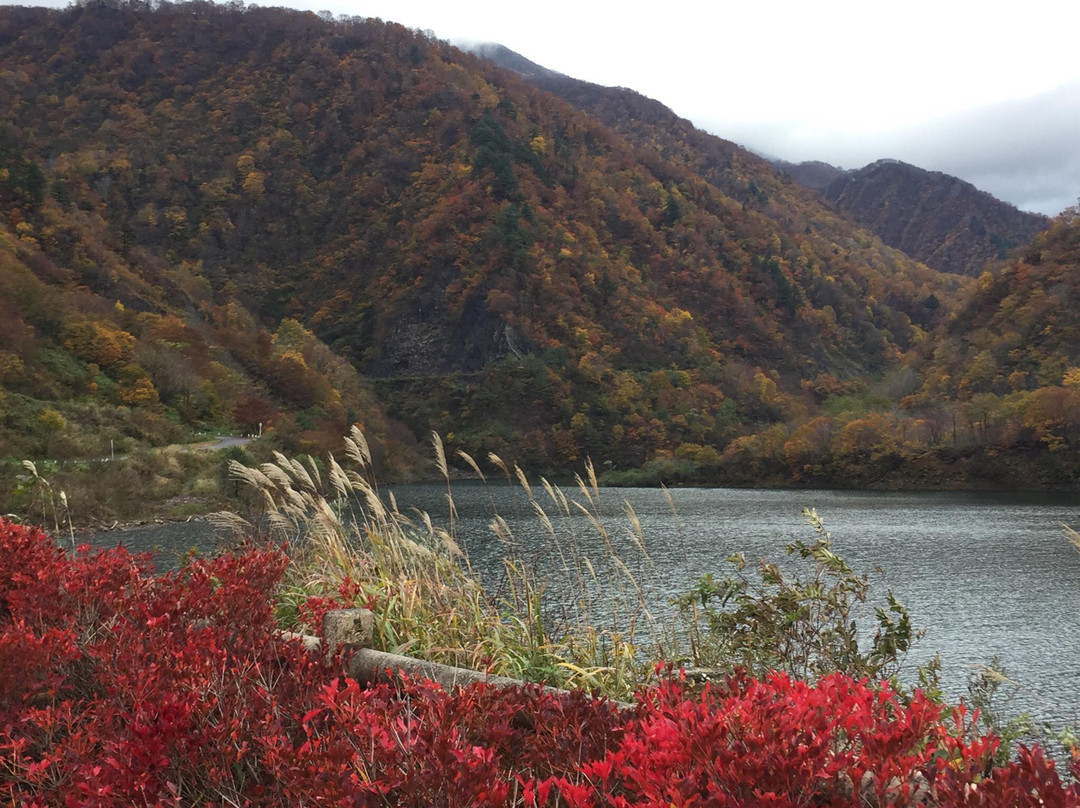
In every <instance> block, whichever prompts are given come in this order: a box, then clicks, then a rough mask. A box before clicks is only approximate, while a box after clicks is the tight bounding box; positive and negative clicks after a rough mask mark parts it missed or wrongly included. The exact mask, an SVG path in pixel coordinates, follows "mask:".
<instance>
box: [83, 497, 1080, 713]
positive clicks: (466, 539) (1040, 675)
mask: <svg viewBox="0 0 1080 808" xmlns="http://www.w3.org/2000/svg"><path fill="white" fill-rule="evenodd" d="M391 489H392V490H393V491H394V494H395V496H396V497H397V500H398V504H399V507H400V508H401V509H402V510H403V511H406V510H407V509H409V508H418V509H421V510H426V511H427V512H429V513H430V514H431V515H432V517H433V519H434V520H435V521H436V523H437V524H442V525H444V526H445V525H446V524H447V518H446V514H447V507H446V489H445V487H443V486H438V485H427V484H424V485H405V486H392V487H391ZM534 493H535V495H536V497H537V500H538V501H539V502H540V503H541V504H542V505H543V506H544V507H545V510H546V511H547V513H548V515H549V517H550V518H551V520H552V524H553V527H554V529H555V534H556V536H557V537H558V539H557V541H555V542H553V540H552V538H551V536H550V534H549V533H548V531H547V530H546V529H545V528H544V527H543V526H542V525H541V523H540V520H539V519H538V518H537V517H536V515H535V514H534V512H533V510H532V506H531V505H530V504H529V502H528V499H527V498H526V496H525V495H524V493H523V492H522V491H521V489H520V488H517V487H515V488H512V489H511V488H509V487H507V486H505V485H487V486H485V485H482V484H479V483H455V484H454V488H453V495H454V502H455V505H456V507H457V512H458V518H457V522H456V525H455V530H456V533H457V536H458V539H459V542H460V543H461V544H462V546H463V547H464V548H465V549H466V551H467V552H468V554H469V558H470V561H471V564H472V567H473V569H474V571H475V572H476V573H477V574H478V575H479V576H480V577H481V579H482V580H483V581H484V583H485V585H486V586H487V587H488V589H489V591H500V588H501V586H502V582H503V567H502V559H503V557H504V551H505V549H506V548H505V547H504V544H503V542H502V541H500V540H499V539H498V538H497V537H496V536H495V535H494V534H493V532H492V531H491V529H490V527H489V525H490V522H491V520H492V517H493V509H497V510H498V513H499V514H500V515H501V516H502V517H503V518H504V519H505V520H506V522H507V524H508V525H509V526H510V528H511V530H512V532H513V535H514V539H513V541H514V543H515V546H516V548H517V553H518V554H519V556H520V557H522V558H526V559H527V560H529V561H531V562H532V563H534V565H535V566H536V567H537V568H539V569H540V570H542V571H543V575H544V577H545V578H546V580H547V581H548V591H547V597H548V602H549V605H550V606H551V608H552V609H554V610H555V611H558V609H559V607H560V606H562V605H567V604H568V603H569V602H571V601H573V600H575V599H576V597H577V596H576V595H575V594H574V593H575V592H576V591H577V590H576V586H575V585H574V580H575V578H576V575H575V574H574V573H573V572H571V573H570V574H567V573H566V572H565V571H564V570H563V569H562V567H563V558H564V557H566V556H571V557H575V556H576V557H581V556H585V557H588V558H590V560H591V562H592V564H593V567H594V569H595V570H596V572H597V575H598V577H599V578H600V579H601V580H606V579H608V578H610V577H614V578H616V579H618V580H621V581H623V582H625V580H626V579H625V577H624V576H620V575H619V574H618V573H617V572H616V571H615V568H614V567H613V566H612V564H611V563H610V553H609V552H608V549H607V548H606V546H605V542H604V540H603V539H602V538H601V537H600V535H599V533H598V531H597V530H596V529H595V528H594V527H593V526H592V525H590V523H589V521H588V519H587V518H586V516H585V515H583V514H581V513H579V512H578V511H577V509H576V508H574V506H573V505H571V512H572V515H571V516H565V515H562V516H559V515H558V509H557V508H555V507H554V506H553V505H552V503H551V501H550V499H548V497H547V495H546V494H545V493H544V492H543V490H541V489H540V488H539V487H534ZM564 493H565V494H566V495H567V497H568V498H569V499H570V500H575V499H576V500H578V501H580V502H582V503H583V504H587V503H586V501H585V498H584V497H583V495H582V494H581V493H580V492H579V491H577V490H576V489H573V488H566V489H564ZM668 493H669V494H670V502H669V500H668V498H667V496H666V495H665V493H664V492H663V491H659V490H656V489H601V490H600V512H601V514H602V516H603V522H604V524H605V526H606V528H607V531H608V536H609V539H610V542H611V545H613V546H614V547H615V549H616V551H617V553H618V555H619V557H620V558H621V559H622V560H623V561H624V562H625V564H626V565H627V567H628V568H629V570H630V572H631V573H632V575H633V576H634V578H635V579H636V580H637V581H638V582H639V583H640V584H641V586H642V588H643V590H644V593H645V596H646V598H647V599H648V600H649V602H650V604H651V608H652V609H653V611H654V612H655V613H656V614H657V615H659V614H661V613H662V612H663V611H664V610H665V609H667V608H669V607H668V606H667V601H668V599H669V598H670V597H672V596H673V595H676V594H679V593H681V592H684V591H686V590H687V589H689V588H690V587H692V586H693V585H694V584H695V583H696V582H697V580H698V579H699V578H700V577H701V576H702V575H703V574H705V573H707V572H712V573H714V574H722V573H723V572H724V570H725V567H726V565H725V563H724V559H725V558H726V557H727V556H728V555H730V554H731V553H734V552H741V553H743V554H745V556H746V558H747V559H748V560H750V561H755V560H757V559H759V558H767V559H770V560H775V561H778V562H779V561H782V560H783V559H784V557H785V553H784V547H785V545H787V544H788V543H790V542H791V541H793V540H795V539H803V540H804V541H806V542H810V541H812V540H813V538H814V533H813V530H812V529H811V528H810V527H809V526H808V525H807V524H806V523H805V521H804V520H803V519H802V517H801V510H802V508H803V507H813V508H816V509H817V512H818V514H819V515H820V516H821V517H822V518H823V519H824V520H825V524H826V527H827V529H828V530H829V531H830V532H831V533H832V536H833V541H834V549H835V550H836V551H837V552H838V553H839V554H840V555H841V556H842V557H844V558H845V559H846V560H847V561H848V562H849V563H850V564H851V566H852V567H854V568H855V570H856V571H858V572H865V573H868V574H869V575H870V578H871V581H872V584H873V592H874V593H877V594H883V593H884V591H885V589H886V588H891V589H892V590H893V591H894V592H895V593H896V595H897V596H898V597H899V599H900V600H901V602H903V603H904V604H905V605H906V606H907V608H908V610H909V611H910V613H911V617H912V622H913V624H914V625H915V626H916V627H917V628H922V629H925V630H926V636H925V637H924V638H923V639H922V641H921V642H919V643H918V644H917V646H916V647H915V650H914V651H913V652H912V653H911V654H910V655H909V657H908V662H909V667H908V670H907V673H908V677H907V678H911V676H913V671H914V667H915V665H916V664H918V663H920V662H924V661H926V660H927V659H930V658H932V657H933V656H934V654H936V653H940V655H941V658H942V662H943V681H944V684H945V688H946V692H947V693H948V695H949V696H950V697H953V698H956V697H959V696H960V695H962V694H963V693H964V692H965V686H966V681H967V678H968V676H969V675H970V673H971V672H972V671H974V670H976V669H977V667H978V666H980V665H985V664H987V663H989V662H990V660H991V659H992V658H993V657H995V656H997V657H1000V659H1001V662H1002V665H1003V666H1004V668H1005V670H1007V672H1008V674H1009V675H1010V677H1011V678H1012V679H1014V680H1015V681H1016V682H1018V683H1019V684H1020V685H1021V688H1020V690H1019V691H1018V692H1017V693H1016V694H1015V696H1014V697H1013V699H1012V701H1011V702H1010V703H1009V705H1008V712H1009V713H1013V714H1015V713H1016V712H1019V711H1021V710H1023V711H1027V712H1028V713H1029V714H1031V715H1032V716H1033V717H1035V718H1036V719H1038V720H1043V721H1049V722H1051V724H1053V725H1055V726H1060V725H1062V724H1069V725H1072V726H1074V727H1076V726H1077V725H1080V696H1078V695H1077V694H1080V609H1078V599H1077V593H1078V592H1080V552H1077V550H1076V549H1075V548H1074V547H1073V546H1072V545H1071V544H1070V543H1069V542H1068V540H1067V539H1066V537H1065V535H1064V531H1063V529H1062V524H1068V525H1070V526H1074V527H1080V495H1063V494H1002V493H960V492H896V493H881V492H859V491H773V490H770V491H763V490H742V489H719V488H718V489H698V488H694V489H673V490H671V491H670V492H668ZM624 502H628V503H630V505H631V506H632V507H633V510H634V512H635V513H636V515H637V518H638V519H639V521H640V523H641V528H642V533H643V535H644V540H645V550H646V553H647V557H644V556H642V554H641V552H640V550H639V549H638V548H637V547H636V543H635V542H634V541H633V540H632V539H631V538H630V533H631V530H630V527H629V521H628V520H627V518H626V517H625V515H624V513H623V508H624V505H623V503H624ZM672 506H674V508H672ZM118 540H122V541H123V542H124V543H125V544H128V545H129V546H130V547H131V548H132V549H136V550H147V549H155V548H161V549H163V550H165V551H167V552H177V551H182V550H184V549H186V548H188V547H189V546H192V545H195V546H200V547H202V548H204V549H206V548H209V547H212V545H213V541H214V539H213V535H212V530H211V529H210V527H209V525H207V524H206V523H201V522H191V523H186V524H170V525H154V526H148V527H144V528H136V529H133V530H128V531H123V532H116V533H108V534H103V535H101V536H99V537H97V539H96V541H97V542H99V543H102V544H115V543H116V542H117V541H118ZM560 548H561V550H562V555H560V552H559V549H560ZM571 566H572V565H571ZM875 568H880V570H881V573H880V574H878V573H875V572H874V570H875ZM627 588H628V587H627V586H626V585H625V584H624V586H623V589H627ZM606 597H607V596H606V595H604V596H601V597H600V600H599V602H594V603H593V606H592V614H593V617H594V618H597V619H599V620H605V619H608V620H610V619H615V618H614V617H613V614H612V610H611V609H608V608H607V605H606V604H605V602H604V600H605V598H606ZM560 601H565V602H563V603H560ZM615 611H616V613H617V610H615Z"/></svg>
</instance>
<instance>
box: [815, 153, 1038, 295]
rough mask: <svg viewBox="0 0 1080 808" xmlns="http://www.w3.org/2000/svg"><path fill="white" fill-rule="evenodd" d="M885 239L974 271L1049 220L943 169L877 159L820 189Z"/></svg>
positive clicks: (930, 259) (943, 265)
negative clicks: (1020, 208)
mask: <svg viewBox="0 0 1080 808" xmlns="http://www.w3.org/2000/svg"><path fill="white" fill-rule="evenodd" d="M821 193H822V195H823V196H824V197H825V198H826V199H828V200H829V201H830V202H833V203H834V204H835V205H836V206H837V208H838V209H839V210H841V211H843V212H845V213H847V214H849V215H850V216H851V217H852V218H853V219H854V220H855V221H856V222H857V223H858V224H860V225H862V226H863V227H866V228H867V229H869V230H871V231H873V232H874V233H876V234H877V235H878V236H880V237H881V240H882V241H884V242H885V243H886V244H890V245H892V246H893V247H896V248H897V249H900V250H903V251H904V252H905V253H907V254H908V255H910V256H912V257H913V258H916V259H917V260H919V261H923V262H924V263H926V264H927V265H928V266H932V267H934V268H935V269H939V270H941V271H942V272H956V273H958V274H961V275H978V274H980V273H981V272H982V271H983V269H984V268H985V265H986V262H987V261H988V260H991V259H1002V258H1005V257H1006V254H1007V253H1008V251H1009V250H1010V249H1012V248H1014V247H1024V246H1026V245H1028V244H1030V243H1031V239H1032V238H1034V237H1035V234H1036V233H1039V232H1041V231H1043V230H1045V229H1046V228H1047V227H1048V226H1049V224H1050V220H1049V219H1048V218H1047V217H1046V216H1043V215H1041V214H1038V213H1026V212H1024V211H1021V210H1017V209H1016V208H1014V207H1013V206H1012V205H1010V204H1008V203H1006V202H1002V201H1001V200H1000V199H995V198H994V197H992V196H991V195H990V194H988V193H986V192H985V191H980V190H979V189H978V188H976V187H975V186H974V185H972V184H971V183H968V182H964V181H963V180H961V179H958V178H956V177H950V176H949V175H948V174H942V173H941V172H940V171H926V170H924V169H921V168H917V167H916V166H913V165H908V164H907V163H902V162H900V161H899V160H878V161H877V162H875V163H871V164H870V165H868V166H865V167H863V168H861V169H859V170H857V171H849V172H847V173H846V174H845V175H844V176H842V177H839V178H837V179H835V180H833V181H832V182H831V183H829V184H828V185H827V186H825V188H823V189H822V190H821Z"/></svg>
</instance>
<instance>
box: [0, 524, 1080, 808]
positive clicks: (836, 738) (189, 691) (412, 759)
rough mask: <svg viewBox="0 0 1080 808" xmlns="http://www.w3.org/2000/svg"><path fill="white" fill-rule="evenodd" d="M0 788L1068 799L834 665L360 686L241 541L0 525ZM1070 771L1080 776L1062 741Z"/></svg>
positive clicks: (821, 800)
mask: <svg viewBox="0 0 1080 808" xmlns="http://www.w3.org/2000/svg"><path fill="white" fill-rule="evenodd" d="M0 559H2V561H0V795H2V797H3V799H4V800H5V802H9V803H10V804H13V805H15V804H18V805H30V806H46V805H56V806H60V805H65V806H91V805H93V806H111V805H116V806H120V805H123V806H128V805H132V804H139V805H174V806H180V805H267V806H270V805H274V806H276V805H300V804H326V805H346V804H347V805H358V806H382V805H390V806H479V805H485V806H509V805H520V806H593V805H596V806H616V807H617V808H622V807H623V806H646V805H649V806H660V805H662V806H670V805H675V806H760V805H768V806H825V805H829V806H856V805H866V804H890V805H897V806H902V805H914V804H920V802H919V801H920V800H928V801H929V804H931V805H940V806H995V807H996V806H1004V805H1010V806H1029V805H1030V806H1034V805H1050V806H1060V807H1061V808H1067V807H1068V806H1076V805H1077V804H1078V788H1077V786H1076V785H1075V784H1073V785H1068V786H1066V785H1063V784H1062V782H1061V780H1060V778H1059V775H1058V773H1057V771H1056V769H1055V766H1054V764H1053V763H1052V762H1050V761H1047V760H1046V759H1045V757H1044V756H1043V754H1042V752H1041V751H1039V750H1038V749H1031V750H1028V749H1023V750H1021V752H1020V755H1019V758H1018V760H1017V761H1015V762H1013V763H1010V764H1008V765H1007V766H1005V767H1003V768H997V769H994V770H992V771H990V769H989V767H988V761H989V759H990V755H991V754H992V752H993V751H994V749H995V748H996V744H997V742H996V740H995V739H994V738H992V737H980V736H978V735H977V734H976V733H974V732H973V731H972V721H971V716H969V715H966V714H965V713H964V711H963V710H954V711H947V710H945V709H944V708H943V707H942V706H941V705H939V704H936V703H932V702H930V701H928V700H927V699H926V698H924V697H923V696H922V695H921V694H919V693H915V694H914V696H912V697H910V698H902V697H901V696H900V695H899V694H897V693H895V692H894V691H893V690H891V689H890V688H889V687H888V686H887V685H881V686H880V687H876V686H871V685H870V684H869V683H867V682H865V681H853V680H852V679H850V678H848V677H845V676H842V675H839V674H834V675H830V676H826V677H824V678H822V679H821V680H820V681H818V682H817V683H816V684H813V685H810V684H807V683H805V682H800V681H793V680H791V679H789V678H788V677H786V676H784V675H779V674H774V675H771V676H769V677H768V678H766V679H764V680H762V681H756V680H753V679H750V678H747V677H745V676H734V677H732V678H730V679H729V680H727V681H726V682H723V683H722V684H720V685H719V686H717V687H716V688H715V689H712V690H706V692H705V693H704V694H702V695H701V696H699V697H694V698H691V697H688V696H686V695H685V694H684V693H683V691H682V690H681V687H680V684H679V682H678V677H674V678H673V679H672V680H670V681H667V682H666V683H665V684H663V685H660V686H657V687H655V688H653V689H651V690H649V691H647V692H644V693H642V694H641V695H640V697H639V703H638V704H637V706H636V707H633V708H629V709H627V708H619V707H618V706H616V705H614V704H613V703H610V702H606V701H602V700H594V699H592V698H591V697H589V696H587V695H585V694H583V693H573V694H569V695H558V694H553V693H550V692H545V691H541V690H539V689H537V688H535V687H529V686H525V687H522V688H516V689H507V690H499V689H495V688H492V687H489V686H486V685H475V686H470V687H467V688H464V689H462V690H458V691H455V692H452V693H447V692H444V691H442V690H440V689H439V688H438V687H436V686H435V685H433V684H431V683H429V682H424V681H399V682H398V683H397V684H395V685H393V686H389V685H379V686H372V687H366V686H362V685H360V684H358V683H357V682H355V681H352V680H350V679H347V678H343V677H342V675H341V660H340V659H332V660H324V659H322V658H320V657H317V656H315V655H313V654H308V653H306V652H304V651H303V650H302V649H301V647H300V646H299V644H298V643H297V642H296V641H294V640H293V641H290V640H286V639H283V638H282V635H280V634H279V633H278V632H277V631H276V630H275V628H276V626H275V623H274V620H273V617H272V605H273V604H272V599H271V594H270V593H272V592H273V591H274V588H275V586H276V584H277V582H278V580H279V578H280V576H281V574H282V572H283V570H284V567H285V565H286V564H287V558H286V556H285V555H284V554H283V553H282V552H281V551H279V550H275V549H267V548H263V549H248V550H245V551H243V552H239V553H236V554H229V555H223V556H221V557H218V558H215V559H211V560H200V561H196V562H193V563H191V564H189V565H188V566H187V567H185V568H184V569H182V570H181V571H178V572H173V573H167V574H162V575H156V574H154V573H153V572H152V571H151V570H150V568H149V566H148V564H149V562H148V561H147V560H146V559H140V558H135V557H132V556H130V555H129V554H128V553H127V552H125V551H124V550H123V549H119V548H117V549H113V550H107V551H97V552H91V551H90V550H88V549H86V548H84V549H81V550H80V551H78V552H77V553H75V554H71V555H69V554H66V553H65V552H63V551H61V550H59V549H57V548H56V547H55V545H54V544H53V542H52V540H51V539H50V538H49V537H47V536H46V535H45V534H43V533H41V532H40V531H37V530H32V529H26V528H23V527H20V526H17V525H13V524H11V523H8V522H4V521H0ZM1070 768H1071V771H1072V774H1073V775H1074V776H1075V775H1077V774H1080V762H1078V761H1076V760H1075V759H1074V761H1073V764H1072V766H1071V767H1070Z"/></svg>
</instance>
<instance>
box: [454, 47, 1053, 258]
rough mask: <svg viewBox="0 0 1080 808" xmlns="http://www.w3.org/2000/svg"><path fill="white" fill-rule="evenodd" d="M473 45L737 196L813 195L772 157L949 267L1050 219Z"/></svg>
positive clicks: (943, 182)
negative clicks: (852, 163) (766, 150)
mask: <svg viewBox="0 0 1080 808" xmlns="http://www.w3.org/2000/svg"><path fill="white" fill-rule="evenodd" d="M472 50H473V51H474V52H475V53H477V54H478V55H481V56H484V57H485V58H488V59H490V60H491V61H493V62H494V63H496V64H498V65H499V66H501V67H504V68H506V69H508V70H513V71H515V72H517V73H518V74H520V75H521V76H522V77H523V78H525V79H526V80H527V81H529V82H530V83H532V84H534V85H536V86H537V87H541V88H543V89H545V90H548V91H549V92H552V93H554V94H555V95H558V96H559V97H561V98H563V99H565V100H567V101H569V102H570V103H571V104H574V105H575V106H577V107H579V108H580V109H583V110H585V111H586V112H588V113H589V114H590V115H594V116H595V117H597V118H598V119H600V120H601V121H603V122H604V123H605V124H607V125H608V126H610V127H611V128H613V129H614V130H616V131H617V132H619V133H620V134H623V135H624V136H626V137H627V138H628V139H629V140H630V141H631V142H633V143H635V144H637V145H639V146H646V147H648V148H650V149H654V150H655V151H656V152H657V153H659V154H660V155H662V156H664V157H665V158H666V159H668V160H671V161H673V162H676V163H680V164H682V165H685V166H687V167H689V168H691V169H692V170H693V171H695V172H696V173H697V174H698V175H699V176H701V177H703V178H704V179H705V180H707V181H708V182H710V183H712V184H714V185H716V186H717V187H719V188H722V189H723V190H724V191H725V193H727V194H729V195H730V196H732V197H733V198H735V199H740V200H743V201H745V200H748V199H753V197H754V196H756V195H757V194H756V193H752V192H751V186H752V190H753V191H754V192H758V193H761V194H763V195H765V196H766V197H768V196H775V195H777V194H779V195H782V196H784V197H785V200H784V201H785V203H786V205H787V206H791V205H792V204H799V202H801V204H807V202H806V200H805V198H804V199H802V200H800V201H799V202H796V198H797V197H798V194H797V192H793V190H792V189H790V188H786V187H784V183H783V182H779V183H778V182H775V181H773V180H772V179H771V178H769V177H768V176H767V174H768V168H767V166H772V167H774V168H776V169H778V170H779V171H780V172H782V174H783V175H784V176H786V177H790V178H791V179H793V180H794V181H795V182H797V183H798V184H799V185H802V186H805V187H806V188H809V189H812V190H815V191H818V192H819V193H821V194H822V196H823V197H824V198H825V199H826V200H828V201H829V202H831V203H833V204H834V205H835V206H836V209H837V210H839V211H841V212H842V213H845V214H847V215H849V216H851V218H852V219H853V220H854V221H855V223H856V224H858V225H859V226H861V227H864V228H866V229H867V230H869V231H871V232H872V233H874V235H876V236H878V237H879V238H880V239H881V240H882V241H883V242H885V243H886V244H888V245H889V246H890V247H895V248H896V249H898V250H902V251H903V252H904V253H906V254H907V255H909V256H911V257H912V258H914V259H916V260H917V261H922V262H923V263H925V264H927V265H928V266H931V267H933V268H934V269H937V270H939V271H941V272H948V273H954V274H958V275H978V274H979V273H980V272H982V270H983V267H984V266H985V264H986V262H987V261H988V260H990V259H997V258H1004V257H1005V255H1006V253H1007V252H1008V250H1009V249H1011V248H1013V247H1018V246H1023V245H1025V244H1028V243H1030V241H1031V239H1032V237H1034V235H1035V234H1036V233H1038V232H1040V231H1041V230H1044V229H1045V228H1046V227H1047V226H1048V225H1049V222H1050V220H1049V219H1048V218H1047V217H1045V216H1042V215H1041V214H1036V213H1026V212H1024V211H1020V210H1017V209H1016V208H1014V207H1013V206H1011V205H1009V204H1008V203H1006V202H1002V201H1001V200H999V199H995V198H994V197H993V196H991V195H990V194H988V193H985V192H983V191H980V190H978V189H977V188H975V186H973V185H971V184H970V183H967V182H964V181H963V180H961V179H958V178H956V177H951V176H949V175H947V174H942V173H940V172H936V171H926V170H923V169H920V168H917V167H916V166H912V165H908V164H906V163H901V162H899V161H896V160H879V161H877V162H875V163H872V164H870V165H868V166H866V167H864V168H862V169H858V170H854V171H844V170H843V169H840V168H837V167H836V166H832V165H830V164H828V163H824V162H820V161H809V162H803V163H797V164H796V163H788V162H785V161H783V160H773V161H766V160H765V159H764V158H759V157H757V156H756V155H753V154H752V153H750V152H748V151H746V150H745V149H741V148H739V147H738V146H736V145H735V144H734V143H731V142H730V141H726V140H723V139H722V138H719V137H716V136H714V135H710V134H708V133H706V132H702V131H701V130H698V129H696V128H695V127H694V126H693V124H691V123H690V122H689V121H686V120H684V119H681V118H679V117H678V116H677V115H675V113H673V112H672V111H671V110H670V109H668V108H667V107H665V106H664V105H663V104H661V103H660V102H659V101H655V100H653V99H649V98H645V97H644V96H642V95H640V94H638V93H636V92H634V91H633V90H628V89H625V88H621V87H602V86H600V85H597V84H592V83H590V82H586V81H581V80H579V79H574V78H571V77H569V76H565V75H563V74H561V73H556V72H554V71H551V70H548V69H546V68H543V67H540V66H539V65H537V64H535V63H534V62H531V61H529V60H528V59H526V58H525V57H523V56H521V55H520V54H517V53H515V52H513V51H511V50H509V49H508V48H505V47H503V46H501V45H495V44H490V43H489V44H485V45H476V46H472ZM832 232H833V233H834V234H835V233H836V231H835V230H833V231H832Z"/></svg>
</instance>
